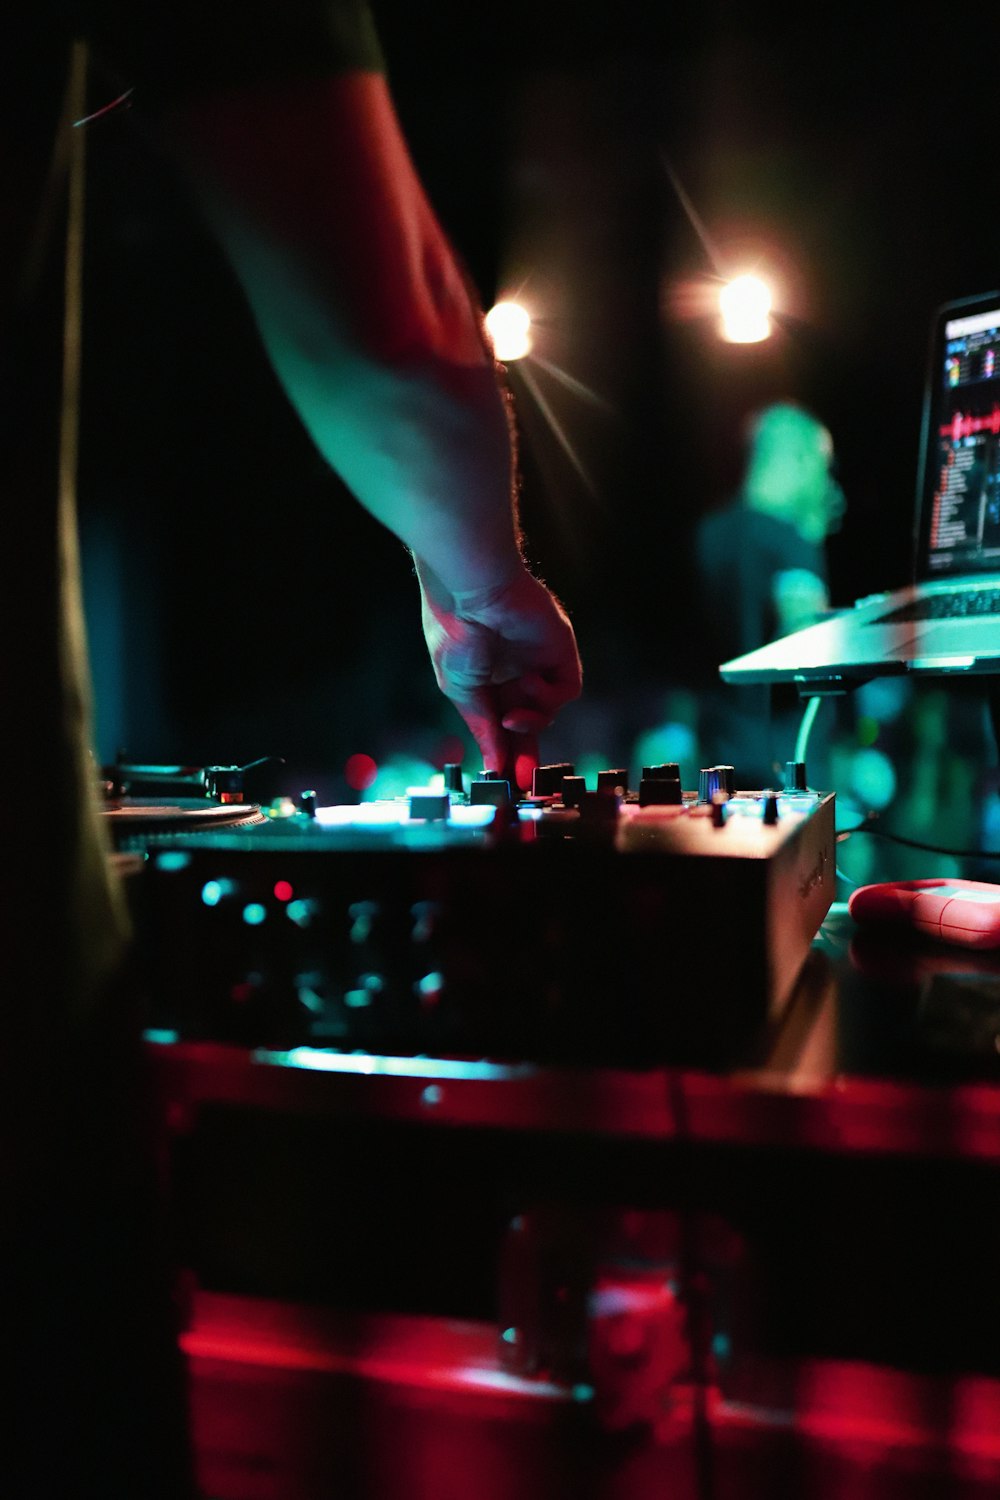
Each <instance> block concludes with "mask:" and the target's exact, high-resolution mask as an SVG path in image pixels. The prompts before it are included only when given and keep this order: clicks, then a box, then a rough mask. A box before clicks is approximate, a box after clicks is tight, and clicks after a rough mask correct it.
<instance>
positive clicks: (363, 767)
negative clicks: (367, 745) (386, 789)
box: [344, 754, 378, 792]
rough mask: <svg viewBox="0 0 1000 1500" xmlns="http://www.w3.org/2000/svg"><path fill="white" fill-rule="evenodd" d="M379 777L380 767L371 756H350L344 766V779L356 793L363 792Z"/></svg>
mask: <svg viewBox="0 0 1000 1500" xmlns="http://www.w3.org/2000/svg"><path fill="white" fill-rule="evenodd" d="M377 775H378V766H377V765H376V763H375V762H374V761H373V760H372V758H371V756H370V755H361V754H359V755H349V756H348V757H347V761H346V763H345V765H344V779H345V780H346V782H347V785H348V786H349V787H350V788H351V789H352V790H353V791H355V792H363V791H365V790H366V789H367V788H368V787H370V786H371V784H372V782H373V781H374V780H375V777H376V776H377Z"/></svg>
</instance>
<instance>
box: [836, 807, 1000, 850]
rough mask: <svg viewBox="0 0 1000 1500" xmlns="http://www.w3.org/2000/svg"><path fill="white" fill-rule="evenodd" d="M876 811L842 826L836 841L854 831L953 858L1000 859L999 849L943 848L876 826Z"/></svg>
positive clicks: (908, 847)
mask: <svg viewBox="0 0 1000 1500" xmlns="http://www.w3.org/2000/svg"><path fill="white" fill-rule="evenodd" d="M877 816H878V814H877V813H870V814H869V815H868V818H867V820H866V821H865V822H864V823H859V824H858V826H857V827H856V828H844V829H842V830H841V831H840V832H839V833H838V834H837V840H836V841H837V843H838V844H839V843H842V842H843V841H844V840H845V839H849V838H851V837H852V836H853V835H854V834H856V833H870V834H872V835H873V836H874V837H876V838H880V839H886V840H887V841H888V842H889V843H891V844H902V845H904V846H905V848H907V849H923V850H924V851H925V852H926V853H928V854H950V855H953V856H954V858H955V859H1000V849H945V848H942V846H941V845H940V844H927V843H924V841H923V840H922V839H908V838H906V836H905V835H904V834H902V833H890V832H889V830H888V829H885V828H876V827H875V826H874V819H875V818H876V817H877Z"/></svg>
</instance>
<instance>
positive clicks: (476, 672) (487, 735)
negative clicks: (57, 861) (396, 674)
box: [417, 559, 582, 788]
mask: <svg viewBox="0 0 1000 1500" xmlns="http://www.w3.org/2000/svg"><path fill="white" fill-rule="evenodd" d="M417 577H418V579H419V581H420V591H421V598H422V618H423V627H424V637H425V639H426V641H427V649H428V651H429V652H430V657H431V662H432V664H433V667H434V675H435V677H436V679H437V684H438V687H439V688H440V689H441V691H442V692H443V693H444V695H445V696H446V697H447V698H450V699H451V701H452V703H454V705H455V707H456V708H457V709H458V712H459V713H460V714H461V716H462V718H463V719H464V720H465V722H466V724H467V725H468V726H469V729H470V730H471V731H472V734H473V736H474V738H475V740H476V743H477V745H478V746H479V748H480V750H481V752H482V756H483V767H484V769H485V770H487V771H501V772H504V773H506V774H507V775H508V776H509V777H510V778H511V779H513V780H515V781H516V782H517V783H518V785H520V786H521V787H522V788H523V787H526V786H528V785H530V781H531V770H532V768H533V767H534V766H536V765H537V764H538V745H537V736H538V733H539V731H540V730H542V729H545V728H547V727H548V725H549V724H551V723H552V720H553V718H554V716H555V714H556V713H557V711H558V710H559V709H560V708H561V707H562V706H563V704H565V703H569V702H570V701H571V700H572V699H573V698H576V697H578V696H579V694H580V686H581V681H582V676H581V669H580V656H579V653H578V651H577V646H576V637H575V635H574V633H573V627H572V625H571V624H570V622H569V619H568V617H567V615H566V612H565V610H564V609H563V608H562V606H561V604H560V603H559V601H558V600H557V599H556V598H555V596H554V595H553V594H552V593H551V592H550V591H549V589H547V588H546V587H545V585H544V584H543V583H541V582H539V580H538V579H537V578H535V577H533V575H532V574H531V573H529V571H528V569H527V568H526V567H521V568H520V570H519V571H517V572H516V573H515V574H514V575H513V576H512V577H511V578H510V579H509V580H508V581H507V582H506V583H503V584H501V585H499V586H498V587H497V588H494V589H486V590H477V591H476V592H475V593H466V594H451V593H449V592H448V591H447V590H446V589H445V588H444V587H443V586H442V585H441V583H440V581H439V580H438V579H437V578H436V576H435V575H434V574H433V573H432V572H431V571H430V570H429V569H428V568H426V567H424V566H423V565H422V564H421V563H420V561H419V559H417Z"/></svg>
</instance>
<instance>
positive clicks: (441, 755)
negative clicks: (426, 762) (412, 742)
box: [431, 734, 465, 771]
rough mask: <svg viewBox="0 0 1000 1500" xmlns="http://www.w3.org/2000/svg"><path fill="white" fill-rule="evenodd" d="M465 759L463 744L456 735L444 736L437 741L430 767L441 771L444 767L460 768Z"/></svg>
mask: <svg viewBox="0 0 1000 1500" xmlns="http://www.w3.org/2000/svg"><path fill="white" fill-rule="evenodd" d="M464 759H465V742H464V740H462V739H461V738H460V737H459V736H458V735H457V734H446V735H445V737H444V739H442V740H439V741H438V743H437V745H436V746H435V748H434V754H433V755H432V756H431V765H433V766H436V767H437V769H438V770H439V771H440V770H443V768H444V767H445V766H460V765H461V764H462V762H463V760H464Z"/></svg>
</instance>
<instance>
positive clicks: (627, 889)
mask: <svg viewBox="0 0 1000 1500" xmlns="http://www.w3.org/2000/svg"><path fill="white" fill-rule="evenodd" d="M230 769H232V768H230ZM734 782H735V773H734V771H733V768H732V767H718V766H717V767H709V768H706V769H705V770H703V771H702V772H701V773H700V775H699V786H698V790H697V791H695V790H690V791H687V790H683V789H682V786H681V779H680V773H679V770H678V768H677V767H676V766H673V765H666V766H652V767H646V768H644V769H643V773H642V776H641V778H640V780H639V784H638V787H637V788H635V789H633V788H632V787H630V786H629V778H628V774H627V772H625V771H622V770H608V771H604V772H601V773H600V774H599V776H598V778H597V785H596V786H595V787H593V788H588V787H587V785H586V784H585V782H584V779H583V778H581V777H579V776H576V775H575V773H574V768H573V766H572V765H567V764H560V765H553V766H542V767H539V768H538V769H537V770H536V772H535V777H534V783H533V787H532V792H531V794H530V795H527V796H518V795H517V793H516V791H515V792H512V790H511V786H510V784H509V783H508V782H506V781H504V780H502V779H501V778H499V777H498V776H496V775H490V774H484V775H482V776H479V777H476V778H474V779H472V780H471V781H467V780H466V779H465V778H464V777H463V776H462V773H461V769H460V767H458V766H450V767H446V768H445V771H444V774H443V777H441V778H440V784H436V785H433V786H429V787H420V788H413V789H411V790H410V792H409V793H408V794H407V795H406V796H403V797H399V798H394V799H390V800H384V801H372V802H363V803H360V804H358V805H355V806H349V807H342V806H335V807H319V806H317V805H316V799H315V797H314V796H313V795H312V794H310V793H303V794H301V796H300V797H299V798H298V799H296V800H294V801H293V800H291V799H288V798H283V799H278V800H277V801H276V802H274V803H272V804H271V805H270V806H269V807H264V806H255V805H252V804H244V803H241V802H239V801H238V800H234V798H238V795H239V793H238V792H234V791H233V790H232V789H231V787H232V784H233V778H229V783H230V790H229V791H228V793H227V796H228V798H229V800H228V801H222V800H221V799H220V796H219V790H218V789H219V786H220V784H222V785H225V784H226V778H225V777H221V778H220V776H219V774H218V772H217V771H216V772H213V773H210V774H209V773H206V774H205V777H204V779H203V781H202V783H201V785H202V786H203V787H204V788H205V789H206V795H204V796H202V797H201V798H199V797H198V796H197V795H194V796H192V795H185V796H181V797H176V798H165V797H164V796H163V795H162V794H161V795H160V796H159V797H157V796H156V795H154V796H152V797H142V796H135V795H129V792H134V791H135V787H130V788H126V792H125V794H124V795H123V794H121V788H120V787H119V788H118V789H116V790H117V793H118V794H117V795H116V796H114V797H113V798H112V799H111V800H110V801H109V804H108V809H109V819H110V820H111V822H112V827H113V833H114V839H115V842H116V844H117V845H118V847H119V849H120V850H121V851H124V852H126V853H127V852H128V851H131V852H132V853H133V855H134V854H138V855H140V856H141V857H142V866H143V869H142V873H141V875H140V877H139V878H138V881H137V882H136V891H137V894H136V910H137V920H138V922H139V924H140V928H141V931H142V934H143V938H144V941H143V943H142V951H143V952H144V954H145V955H146V957H147V959H148V963H149V982H150V989H151V993H152V997H153V1014H152V1016H151V1022H152V1024H153V1025H154V1026H155V1027H157V1028H160V1029H161V1030H164V1031H167V1032H169V1033H172V1034H176V1035H178V1036H180V1037H183V1038H185V1039H195V1038H200V1039H213V1040H219V1041H227V1042H232V1043H237V1044H240V1045H245V1046H250V1047H281V1048H290V1047H295V1046H308V1047H326V1048H336V1049H342V1050H358V1049H360V1050H364V1051H377V1052H379V1053H382V1054H387V1053H388V1054H392V1053H397V1054H404V1055H412V1054H429V1055H433V1056H438V1057H440V1056H446V1055H456V1056H474V1057H487V1058H495V1059H511V1058H532V1059H538V1060H543V1061H550V1062H565V1063H590V1064H594V1063H596V1064H601V1063H604V1064H609V1065H610V1064H615V1065H626V1066H642V1065H644V1064H653V1063H656V1062H662V1061H664V1060H667V1061H686V1062H693V1063H699V1064H705V1065H732V1064H733V1063H734V1062H737V1061H740V1060H747V1059H748V1058H749V1055H750V1054H751V1053H752V1051H753V1049H754V1047H755V1046H756V1045H757V1044H758V1042H760V1041H762V1040H763V1038H764V1037H765V1036H766V1032H767V1026H768V1023H769V1021H771V1020H772V1019H773V1018H775V1017H776V1016H777V1015H778V1014H779V1013H780V1011H781V1009H782V1007H783V1005H784V1003H785V1001H786V1000H787V998H788V996H789V994H790V992H791V990H792V988H793V986H794V983H795V980H796V977H797V975H798V973H799V971H800V968H801V965H802V963H803V960H804V958H805V956H806V953H807V951H808V949H809V945H810V943H811V941H812V939H813V937H814V935H815V933H816V931H817V929H818V928H819V925H820V923H821V922H822V920H823V918H824V916H825V915H826V912H827V910H828V908H829V906H830V904H831V901H832V899H833V888H834V855H833V846H834V816H833V803H834V799H833V796H832V795H821V794H820V793H817V792H815V791H812V790H810V789H809V788H808V787H807V786H806V785H805V768H804V767H803V766H790V767H789V768H788V771H787V773H786V789H785V790H783V791H780V792H764V791H740V790H737V788H736V787H735V784H734ZM145 790H147V791H148V790H149V787H148V784H147V785H146V787H145ZM182 790H183V791H184V792H185V793H188V794H190V793H191V792H192V791H195V792H196V791H197V785H196V786H194V787H192V786H189V785H186V786H184V787H182Z"/></svg>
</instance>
